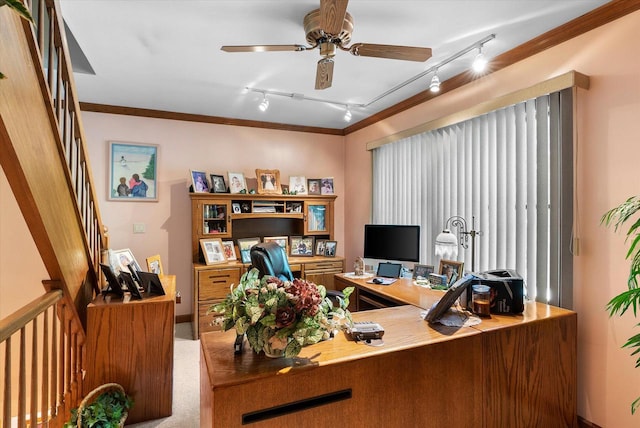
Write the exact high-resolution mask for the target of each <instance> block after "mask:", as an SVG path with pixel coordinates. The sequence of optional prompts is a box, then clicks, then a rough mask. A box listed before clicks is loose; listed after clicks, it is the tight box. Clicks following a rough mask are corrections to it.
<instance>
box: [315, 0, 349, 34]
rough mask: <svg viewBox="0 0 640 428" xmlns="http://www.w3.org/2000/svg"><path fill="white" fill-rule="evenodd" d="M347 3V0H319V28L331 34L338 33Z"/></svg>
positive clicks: (340, 29)
mask: <svg viewBox="0 0 640 428" xmlns="http://www.w3.org/2000/svg"><path fill="white" fill-rule="evenodd" d="M348 3H349V0H320V29H322V30H323V31H324V32H325V33H327V34H331V35H332V36H337V35H338V34H340V32H341V31H342V24H343V23H344V17H345V15H346V13H347V4H348Z"/></svg>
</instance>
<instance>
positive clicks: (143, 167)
mask: <svg viewBox="0 0 640 428" xmlns="http://www.w3.org/2000/svg"><path fill="white" fill-rule="evenodd" d="M157 166H158V145H156V144H134V143H121V142H117V141H110V142H109V168H108V170H109V178H108V180H109V181H108V185H109V189H108V197H107V199H108V200H110V201H130V202H131V201H134V202H157V201H158V168H157Z"/></svg>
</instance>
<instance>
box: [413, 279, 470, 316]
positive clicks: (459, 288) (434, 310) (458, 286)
mask: <svg viewBox="0 0 640 428" xmlns="http://www.w3.org/2000/svg"><path fill="white" fill-rule="evenodd" d="M475 278H476V276H474V275H473V274H467V275H465V276H463V277H462V278H460V279H459V280H457V281H456V282H455V283H454V284H453V285H452V286H451V287H449V289H448V290H447V292H446V293H445V294H444V296H442V298H441V299H440V300H438V301H437V302H436V303H435V304H434V305H433V306H432V307H431V309H430V310H429V312H428V313H427V315H426V316H425V317H424V319H425V320H427V321H429V323H436V322H438V320H440V318H442V316H443V315H444V314H446V313H447V311H448V310H449V308H450V307H451V306H453V304H454V303H455V301H456V300H457V299H458V298H459V297H460V295H461V294H462V292H463V291H465V290H466V289H467V287H469V285H471V283H472V282H473V280H474V279H475Z"/></svg>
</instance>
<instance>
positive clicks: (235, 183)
mask: <svg viewBox="0 0 640 428" xmlns="http://www.w3.org/2000/svg"><path fill="white" fill-rule="evenodd" d="M228 175H229V193H247V182H246V181H245V179H244V174H243V173H241V172H229V173H228Z"/></svg>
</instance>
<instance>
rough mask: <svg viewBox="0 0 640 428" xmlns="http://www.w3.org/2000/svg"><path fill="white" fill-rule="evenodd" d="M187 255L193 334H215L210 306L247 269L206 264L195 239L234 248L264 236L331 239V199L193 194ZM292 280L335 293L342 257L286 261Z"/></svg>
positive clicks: (233, 263) (234, 263) (239, 265)
mask: <svg viewBox="0 0 640 428" xmlns="http://www.w3.org/2000/svg"><path fill="white" fill-rule="evenodd" d="M190 197H191V224H192V225H191V230H192V234H191V238H192V239H191V247H192V248H191V250H192V251H191V252H192V254H191V255H192V260H193V263H194V264H193V334H194V339H197V338H198V337H200V334H201V333H202V332H205V331H211V330H217V329H219V327H218V326H215V325H212V321H213V319H214V317H215V316H216V314H214V313H210V314H207V311H208V310H209V308H210V307H211V305H212V304H215V303H218V302H220V301H221V300H222V299H224V298H225V297H226V295H227V294H228V293H229V287H230V286H231V285H232V284H238V282H239V281H240V277H241V276H242V274H243V273H244V272H246V270H247V269H248V267H249V264H243V263H241V262H240V261H228V262H225V263H219V264H215V265H208V266H207V265H206V264H205V263H204V258H203V256H202V251H201V250H200V240H201V239H206V238H220V239H222V240H223V241H226V240H232V241H233V242H234V245H235V246H236V255H237V256H238V257H240V252H239V251H238V249H237V244H238V242H237V240H238V239H241V238H260V239H263V238H264V237H265V236H272V237H273V236H288V237H291V236H313V237H314V238H315V239H327V240H333V239H334V238H333V213H334V212H333V205H334V201H335V198H336V196H335V195H321V196H318V195H251V194H236V193H234V194H228V193H226V194H225V193H192V194H190ZM289 265H290V267H291V271H292V272H293V275H294V276H295V277H296V278H305V279H307V280H310V281H313V282H315V283H317V284H322V285H324V286H325V287H326V288H327V289H328V290H335V285H334V279H333V277H334V274H336V273H341V272H344V258H342V257H324V256H313V257H289Z"/></svg>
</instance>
